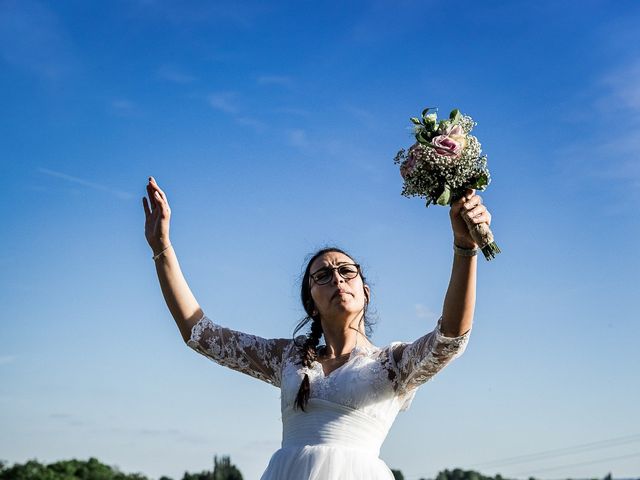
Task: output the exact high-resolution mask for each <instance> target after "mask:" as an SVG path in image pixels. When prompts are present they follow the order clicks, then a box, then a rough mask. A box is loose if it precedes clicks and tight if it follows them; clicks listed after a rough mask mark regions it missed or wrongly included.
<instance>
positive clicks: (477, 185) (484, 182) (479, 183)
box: [471, 173, 489, 189]
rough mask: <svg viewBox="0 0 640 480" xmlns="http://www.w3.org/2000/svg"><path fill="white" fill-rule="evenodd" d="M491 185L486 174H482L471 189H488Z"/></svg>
mask: <svg viewBox="0 0 640 480" xmlns="http://www.w3.org/2000/svg"><path fill="white" fill-rule="evenodd" d="M488 183H489V179H488V178H487V174H486V173H481V174H480V175H479V176H478V178H476V179H475V181H474V182H473V185H472V187H471V188H480V189H481V188H482V187H486V186H487V185H488Z"/></svg>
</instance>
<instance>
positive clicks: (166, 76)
mask: <svg viewBox="0 0 640 480" xmlns="http://www.w3.org/2000/svg"><path fill="white" fill-rule="evenodd" d="M158 76H159V77H160V78H161V79H163V80H167V81H169V82H173V83H180V84H188V83H193V82H194V81H195V80H196V77H194V76H193V75H190V74H188V73H186V72H184V71H183V70H181V69H179V68H177V67H174V66H171V65H163V66H161V67H160V68H159V69H158Z"/></svg>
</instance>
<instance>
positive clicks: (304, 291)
mask: <svg viewBox="0 0 640 480" xmlns="http://www.w3.org/2000/svg"><path fill="white" fill-rule="evenodd" d="M329 252H338V253H342V254H343V255H346V256H347V257H349V258H351V259H352V260H354V262H355V259H354V258H353V257H352V256H351V255H349V254H348V253H347V252H345V251H343V250H341V249H339V248H336V247H327V248H323V249H321V250H318V251H317V252H316V253H315V254H313V256H311V258H310V259H309V261H308V262H307V267H306V269H305V271H304V275H303V277H302V285H301V288H300V299H301V300H302V306H303V308H304V311H305V312H306V314H307V315H306V316H305V317H304V318H303V319H302V320H301V321H300V322H299V323H298V325H296V328H295V330H294V331H293V337H294V338H295V336H296V333H297V332H298V331H299V330H301V329H302V328H303V327H304V326H305V325H307V324H308V323H311V329H310V331H309V333H308V334H307V336H306V338H305V340H304V342H298V343H297V348H298V355H299V359H298V364H299V365H302V366H304V367H307V368H311V366H312V365H313V362H315V361H316V358H317V356H318V345H319V344H320V338H321V337H322V335H323V331H322V323H321V322H320V312H318V310H317V308H316V307H315V305H314V302H313V298H312V297H311V287H310V285H309V278H310V276H311V273H310V270H311V264H312V263H313V262H314V261H315V260H316V259H317V258H318V257H320V256H322V255H324V254H325V253H329ZM356 263H357V262H356ZM360 276H361V277H362V282H363V283H365V281H366V280H365V277H364V274H363V273H362V269H361V270H360ZM365 297H366V301H365V305H364V314H363V317H362V318H363V319H364V325H365V333H366V334H367V335H370V334H371V323H372V322H371V320H370V319H369V318H368V317H367V307H368V305H369V299H368V295H366V294H365ZM310 394H311V386H310V383H309V375H308V374H307V373H305V375H304V378H303V379H302V383H301V384H300V389H299V390H298V395H297V396H296V401H295V408H300V409H301V410H302V411H304V407H305V406H306V405H307V403H308V402H309V396H310Z"/></svg>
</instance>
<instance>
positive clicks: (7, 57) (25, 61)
mask: <svg viewBox="0 0 640 480" xmlns="http://www.w3.org/2000/svg"><path fill="white" fill-rule="evenodd" d="M0 58H2V59H4V61H6V62H7V63H9V64H11V65H14V66H17V67H20V68H24V69H27V70H30V71H32V72H34V73H36V74H37V75H40V76H42V77H44V78H47V79H49V80H55V79H58V78H60V77H62V76H64V74H65V73H67V72H68V71H69V70H70V69H71V68H72V65H73V63H74V60H73V56H72V54H71V42H70V40H69V38H68V35H67V34H66V32H65V31H64V30H63V28H62V27H61V25H60V23H59V21H58V19H57V17H56V16H55V15H54V13H53V12H52V11H51V10H50V9H49V8H47V7H46V6H44V5H43V4H42V3H39V2H36V1H33V0H8V1H2V2H0Z"/></svg>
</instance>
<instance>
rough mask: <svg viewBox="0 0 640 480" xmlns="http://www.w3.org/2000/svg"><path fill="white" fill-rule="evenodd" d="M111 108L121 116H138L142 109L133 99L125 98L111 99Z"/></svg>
mask: <svg viewBox="0 0 640 480" xmlns="http://www.w3.org/2000/svg"><path fill="white" fill-rule="evenodd" d="M109 110H110V111H111V113H113V114H114V115H117V116H119V117H136V116H139V115H140V109H139V108H138V107H137V106H136V105H135V104H134V103H133V102H132V101H130V100H127V99H125V98H116V99H114V100H111V102H110V103H109Z"/></svg>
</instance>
